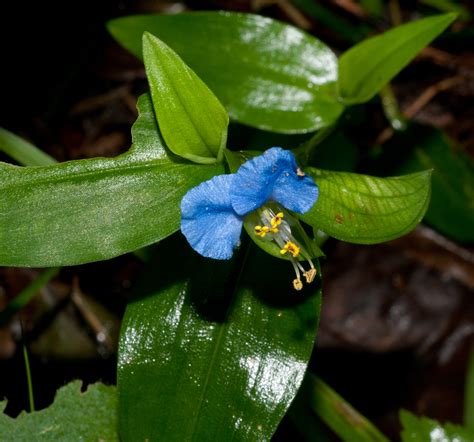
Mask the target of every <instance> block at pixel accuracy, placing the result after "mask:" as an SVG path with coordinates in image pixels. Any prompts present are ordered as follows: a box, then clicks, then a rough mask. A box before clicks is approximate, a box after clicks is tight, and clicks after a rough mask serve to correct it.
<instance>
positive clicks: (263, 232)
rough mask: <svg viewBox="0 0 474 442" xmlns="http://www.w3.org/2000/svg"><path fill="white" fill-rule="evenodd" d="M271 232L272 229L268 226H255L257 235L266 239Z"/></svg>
mask: <svg viewBox="0 0 474 442" xmlns="http://www.w3.org/2000/svg"><path fill="white" fill-rule="evenodd" d="M269 231H270V228H269V227H267V226H255V234H256V235H258V236H260V237H262V238H264V237H265V235H266V234H267V233H268V232H269Z"/></svg>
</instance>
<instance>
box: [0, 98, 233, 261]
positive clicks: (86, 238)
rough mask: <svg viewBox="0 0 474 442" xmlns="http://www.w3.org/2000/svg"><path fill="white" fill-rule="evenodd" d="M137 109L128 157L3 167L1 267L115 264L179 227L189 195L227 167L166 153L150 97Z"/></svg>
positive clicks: (0, 165) (0, 178) (0, 180)
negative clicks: (115, 259) (181, 206)
mask: <svg viewBox="0 0 474 442" xmlns="http://www.w3.org/2000/svg"><path fill="white" fill-rule="evenodd" d="M138 107H139V110H140V116H139V118H138V120H137V122H136V123H135V125H134V126H133V129H132V136H133V141H134V145H133V147H132V149H130V150H129V151H128V152H127V153H126V154H124V155H121V156H119V157H116V158H95V159H91V160H79V161H71V162H67V163H62V164H58V165H54V166H49V167H34V168H28V167H16V166H11V165H7V164H4V163H0V207H1V208H2V210H1V211H0V244H1V248H0V265H5V266H31V267H50V266H57V265H72V264H79V263H84V262H91V261H98V260H102V259H109V258H112V257H114V256H118V255H121V254H124V253H127V252H130V251H133V250H136V249H138V248H140V247H143V246H145V245H148V244H152V243H154V242H157V241H160V240H161V239H163V238H165V237H166V236H168V235H170V234H172V233H173V232H175V231H176V230H178V229H179V225H180V211H179V204H180V201H181V198H182V197H183V195H184V194H185V193H186V192H187V191H188V190H189V189H190V188H191V187H194V186H196V185H198V184H199V183H201V182H202V181H205V180H207V179H209V178H211V177H212V176H214V175H216V174H220V173H223V172H224V168H223V166H222V165H215V166H209V165H208V166H198V165H193V164H190V163H187V162H184V161H183V160H181V159H180V158H179V157H174V156H173V155H172V154H170V153H168V152H167V150H166V149H165V147H164V146H163V142H162V140H161V137H160V134H159V131H158V128H157V125H156V121H155V116H154V114H153V109H152V105H151V100H150V99H149V97H148V96H144V97H142V98H141V100H140V101H139V106H138Z"/></svg>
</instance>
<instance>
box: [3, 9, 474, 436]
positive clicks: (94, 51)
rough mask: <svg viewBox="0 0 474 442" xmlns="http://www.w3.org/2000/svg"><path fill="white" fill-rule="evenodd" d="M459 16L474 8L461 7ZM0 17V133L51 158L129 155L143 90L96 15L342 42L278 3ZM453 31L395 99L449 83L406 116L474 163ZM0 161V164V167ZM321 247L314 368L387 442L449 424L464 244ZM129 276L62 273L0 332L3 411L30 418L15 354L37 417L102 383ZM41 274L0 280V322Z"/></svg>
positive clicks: (472, 253) (347, 12)
mask: <svg viewBox="0 0 474 442" xmlns="http://www.w3.org/2000/svg"><path fill="white" fill-rule="evenodd" d="M320 3H322V4H323V5H324V6H325V7H327V8H328V9H329V10H330V11H331V12H333V13H334V14H337V15H338V16H340V17H342V18H343V19H344V20H347V21H348V22H349V23H352V24H361V23H362V24H366V25H367V26H371V27H373V28H374V29H377V30H383V29H386V28H388V27H389V26H390V23H391V16H390V11H389V8H387V11H386V13H385V16H384V17H382V18H379V19H377V20H374V19H372V18H370V17H367V16H365V15H360V10H359V9H357V7H356V8H355V9H354V8H353V7H351V5H352V6H354V5H356V6H357V5H358V3H357V2H353V1H323V2H320ZM461 3H463V4H464V5H465V6H466V7H467V8H469V9H470V10H471V11H474V7H473V2H472V1H464V2H461ZM288 5H290V6H288ZM2 8H3V13H2V18H3V20H2V22H3V23H4V24H5V26H2V27H1V28H0V32H1V36H2V42H3V52H2V58H3V63H2V82H1V89H2V90H1V96H2V101H1V105H0V109H1V112H2V118H1V126H3V127H5V128H6V129H8V130H11V131H13V132H15V133H17V134H18V135H20V136H23V137H24V138H26V139H28V140H30V141H31V142H33V143H34V144H36V145H37V146H39V147H41V148H42V149H44V150H45V151H46V152H48V153H49V154H50V155H52V156H53V157H54V158H56V159H57V160H58V161H67V160H72V159H79V158H88V157H95V156H115V155H117V154H118V153H120V152H123V151H125V150H127V149H128V147H129V145H130V127H131V125H132V123H133V122H134V120H135V119H136V116H137V115H136V110H135V104H136V98H137V96H138V95H139V94H141V93H142V92H144V91H146V90H147V84H146V79H145V74H144V70H143V68H142V66H141V64H140V63H139V62H138V61H137V60H135V59H134V58H133V56H131V55H129V54H127V53H126V52H125V51H124V50H122V49H121V48H120V47H119V46H118V45H117V44H116V43H114V41H113V40H112V38H111V37H110V36H109V35H108V34H107V32H106V29H105V22H106V21H107V20H108V19H110V18H113V17H117V16H122V15H128V14H132V13H138V12H140V13H147V12H160V11H181V10H184V9H186V8H191V9H193V8H194V9H215V8H216V9H217V8H221V9H229V10H240V11H251V10H252V8H253V10H255V8H258V10H259V13H261V14H265V15H269V16H271V17H274V18H278V19H280V20H283V21H287V22H290V23H292V24H295V25H297V26H302V27H304V28H305V29H306V30H307V31H308V32H311V33H313V34H314V35H316V36H317V37H318V38H321V39H322V40H323V41H324V42H326V43H327V44H329V45H330V46H331V47H332V48H333V49H334V50H335V51H336V52H337V53H340V52H342V51H343V50H345V49H347V48H348V47H349V46H350V45H351V44H350V43H349V42H347V41H346V40H344V39H343V38H341V37H340V35H339V34H338V33H337V31H336V30H334V29H332V28H329V27H327V26H326V25H325V24H324V23H321V22H318V20H315V19H313V18H310V17H307V16H305V15H304V14H302V13H301V12H299V11H298V10H296V9H295V8H294V7H291V4H289V2H285V1H283V2H281V1H280V2H271V1H260V2H258V1H254V2H249V1H243V0H242V1H240V0H239V1H232V2H230V1H217V0H216V1H207V2H196V1H195V2H188V3H187V4H184V3H176V2H168V3H165V2H160V1H151V0H148V1H145V0H142V1H136V2H132V1H102V2H94V1H91V0H88V1H81V2H75V1H73V2H62V3H61V2H31V3H29V2H27V3H23V2H9V1H8V2H5V4H4V5H2ZM400 8H401V16H402V19H403V20H404V21H408V20H411V19H413V18H416V17H419V16H420V14H421V13H423V12H424V11H425V9H424V6H422V5H419V4H417V3H416V2H400ZM295 11H296V12H295ZM420 11H421V12H420ZM431 12H433V11H431ZM455 26H458V27H460V30H461V31H462V32H465V31H466V37H465V38H458V39H453V40H449V39H446V40H443V41H442V43H441V44H439V45H436V46H434V47H430V48H429V49H427V50H424V51H423V53H422V54H421V55H420V56H419V57H418V58H417V59H416V60H415V61H414V62H413V63H412V64H411V65H410V66H409V67H408V68H407V69H405V70H404V71H403V72H402V73H401V74H400V75H399V76H398V77H397V78H396V80H395V81H394V84H393V86H394V91H395V94H396V95H397V97H398V98H399V102H400V105H401V108H402V110H407V109H409V108H410V106H413V105H414V103H415V104H416V103H417V100H419V98H420V96H422V95H423V94H424V93H425V94H426V91H427V90H428V91H430V90H431V91H432V92H433V89H432V88H433V85H439V83H440V82H443V81H445V80H447V79H450V78H451V79H452V78H459V81H454V82H452V84H449V82H448V83H447V86H446V82H445V86H442V87H439V86H437V87H438V89H436V88H435V90H434V92H435V93H434V94H433V97H432V98H431V99H430V100H428V101H427V102H426V103H424V104H423V103H418V104H417V105H418V106H419V109H417V112H416V113H415V114H414V115H413V119H414V120H415V121H417V122H420V123H425V124H430V125H434V126H436V127H439V128H441V129H443V130H445V131H446V132H447V133H448V134H449V135H450V136H451V137H452V138H454V139H455V140H456V141H457V143H458V144H459V145H460V146H461V147H462V148H463V149H464V150H465V151H466V152H468V153H470V154H471V156H472V155H474V125H473V121H474V105H473V95H474V51H473V48H474V44H473V43H474V37H473V35H472V32H471V33H469V32H467V30H469V29H471V30H472V22H471V23H467V24H460V23H457V24H456V25H455ZM463 28H464V29H463ZM430 88H431V89H430ZM420 104H422V105H421V106H420ZM364 115H365V118H363V119H361V122H360V125H358V126H357V127H355V128H353V129H352V132H353V138H352V142H353V143H355V144H356V145H357V147H358V149H359V150H360V152H361V158H364V156H366V154H367V152H368V151H370V149H371V146H372V145H373V144H374V142H375V140H377V139H379V137H380V136H387V133H388V136H389V137H390V136H392V135H391V134H390V133H389V132H390V131H388V132H387V127H388V123H387V121H386V119H385V117H384V116H383V113H382V108H381V106H380V104H379V102H378V101H374V102H373V103H370V104H369V105H367V106H366V110H365V114H364ZM384 131H385V132H384ZM384 133H385V135H382V134H384ZM395 136H396V135H395ZM0 160H2V161H10V160H9V159H7V157H6V156H2V155H1V154H0ZM325 250H326V252H327V259H326V261H325V262H324V264H323V272H324V303H323V312H322V318H321V326H320V330H319V335H318V340H317V347H316V350H315V352H314V354H313V359H312V361H311V367H312V369H313V370H314V371H315V372H316V373H318V374H320V375H321V377H322V378H323V379H324V380H325V381H326V382H327V383H328V384H329V385H331V386H332V387H333V388H334V389H335V390H336V391H338V392H339V393H340V394H341V395H343V396H344V397H345V398H346V399H348V400H349V401H350V402H351V403H352V404H353V405H354V406H355V407H356V408H358V409H359V410H360V411H361V412H362V413H365V414H366V415H367V417H369V418H370V419H372V420H373V421H374V422H375V424H376V425H378V426H379V427H380V428H381V429H382V430H383V431H384V432H386V434H387V435H389V437H391V438H392V439H397V438H398V433H399V424H398V417H397V414H398V410H399V409H400V407H404V408H407V409H409V410H412V411H414V412H416V413H417V414H423V415H427V416H429V417H433V418H436V419H439V420H441V421H446V420H449V421H453V422H458V423H460V422H461V421H462V398H463V393H464V391H463V389H464V377H465V369H466V364H467V358H468V353H469V349H470V346H471V345H472V344H473V342H474V339H473V338H474V293H473V289H474V249H473V247H472V245H471V246H469V245H461V244H455V243H453V242H451V241H450V240H449V239H447V238H444V237H443V236H441V235H439V234H438V233H436V232H435V231H433V230H432V229H430V228H429V227H426V226H420V227H418V228H417V229H416V230H415V231H414V232H413V233H411V234H410V235H408V236H406V237H404V238H401V239H399V240H396V241H393V242H390V243H387V244H383V245H377V246H370V247H368V246H357V245H350V244H344V243H341V242H337V241H329V242H328V243H327V244H326V246H325ZM140 268H141V263H140V261H139V260H138V259H137V258H136V257H134V256H133V255H126V256H122V257H119V258H116V259H113V260H110V261H107V262H99V263H93V264H88V265H83V266H77V267H69V268H64V269H62V270H61V271H60V273H59V275H58V276H57V277H56V278H54V279H53V280H52V282H50V283H49V284H47V285H46V286H45V287H44V288H43V289H42V290H41V292H40V293H39V295H38V296H36V297H35V298H34V300H33V301H32V302H31V303H30V304H28V305H27V306H26V308H24V309H23V310H22V311H21V313H20V314H19V315H17V316H15V317H14V318H13V319H12V320H11V321H10V322H9V323H8V324H6V325H4V326H3V327H2V328H0V398H1V397H6V398H7V399H8V407H7V410H6V411H7V413H8V414H10V415H12V416H15V415H17V414H18V413H19V412H20V411H21V410H22V409H27V408H28V395H27V386H26V385H27V384H26V375H25V368H24V361H23V354H22V345H23V343H25V344H26V345H27V347H28V350H29V352H30V362H31V369H32V376H33V384H34V391H35V401H36V405H37V408H42V407H46V406H47V405H48V404H49V403H51V402H52V400H53V398H54V394H55V392H56V389H57V388H58V387H60V386H61V385H64V384H65V383H67V382H68V381H70V380H72V379H77V378H79V379H83V380H84V381H85V383H86V384H87V383H91V382H95V381H98V380H101V381H103V382H105V383H114V382H115V364H116V350H117V337H118V331H119V327H120V318H121V316H122V314H123V312H124V309H125V305H126V299H127V293H128V291H129V290H130V288H131V287H133V283H134V281H135V279H136V278H137V275H138V274H139V271H140ZM39 272H40V270H39V269H15V268H0V310H2V309H3V308H4V307H5V306H6V305H8V302H9V300H11V299H13V298H14V297H15V295H16V294H18V293H19V292H20V291H21V290H22V288H24V287H25V286H26V285H28V283H29V282H31V281H32V280H33V279H34V278H36V277H37V275H38V274H39ZM293 430H294V429H293V428H292V427H291V423H290V422H287V421H284V422H283V423H282V426H281V429H280V430H279V433H277V435H276V436H275V439H276V440H285V437H286V436H285V435H287V434H289V432H292V431H293Z"/></svg>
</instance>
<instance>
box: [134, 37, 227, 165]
mask: <svg viewBox="0 0 474 442" xmlns="http://www.w3.org/2000/svg"><path fill="white" fill-rule="evenodd" d="M143 58H144V60H145V68H146V73H147V77H148V83H149V84H150V92H151V97H152V100H153V107H154V109H155V115H156V118H157V120H158V125H159V127H160V132H161V134H162V136H163V139H164V140H165V142H166V145H167V146H168V148H169V149H170V150H171V151H172V152H174V153H175V154H176V155H179V156H181V157H183V158H187V159H189V160H191V161H194V162H196V163H204V164H209V163H215V162H216V161H221V160H222V155H223V149H224V147H225V144H226V141H227V126H228V125H229V117H228V116H227V112H226V111H225V109H224V108H223V107H222V105H221V103H220V102H219V100H218V99H217V98H216V96H215V95H214V94H213V93H212V92H211V91H210V90H209V88H208V87H207V86H206V85H205V84H204V83H203V82H202V80H201V79H200V78H199V77H198V76H197V75H196V74H195V73H194V72H193V71H192V70H191V69H190V68H189V67H188V66H187V65H186V64H185V63H184V62H183V60H181V58H180V57H179V56H178V55H177V54H176V53H175V52H174V51H173V50H172V49H170V48H169V47H168V46H167V45H165V44H164V43H163V42H162V41H161V40H159V39H158V38H156V37H154V36H153V35H151V34H149V33H148V32H145V33H144V34H143Z"/></svg>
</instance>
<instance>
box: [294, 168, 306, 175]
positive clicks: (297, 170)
mask: <svg viewBox="0 0 474 442" xmlns="http://www.w3.org/2000/svg"><path fill="white" fill-rule="evenodd" d="M296 175H298V176H306V174H305V173H304V172H303V171H302V170H301V169H300V168H299V167H298V169H296Z"/></svg>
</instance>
